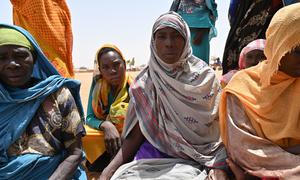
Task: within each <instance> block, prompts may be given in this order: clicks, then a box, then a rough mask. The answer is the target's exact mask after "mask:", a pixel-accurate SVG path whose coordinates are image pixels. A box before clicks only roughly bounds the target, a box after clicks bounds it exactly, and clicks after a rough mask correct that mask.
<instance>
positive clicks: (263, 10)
mask: <svg viewBox="0 0 300 180" xmlns="http://www.w3.org/2000/svg"><path fill="white" fill-rule="evenodd" d="M281 7H282V2H281V0H231V1H230V7H229V23H230V31H229V34H228V37H227V41H226V45H225V50H224V54H223V62H222V66H223V74H226V73H227V72H229V71H230V70H235V69H238V61H239V56H240V52H241V50H242V48H243V47H245V46H246V45H247V44H248V43H250V42H251V41H253V40H255V39H265V32H266V29H267V27H268V26H269V23H270V21H271V18H272V17H273V15H274V13H275V12H276V11H277V10H278V9H280V8H281Z"/></svg>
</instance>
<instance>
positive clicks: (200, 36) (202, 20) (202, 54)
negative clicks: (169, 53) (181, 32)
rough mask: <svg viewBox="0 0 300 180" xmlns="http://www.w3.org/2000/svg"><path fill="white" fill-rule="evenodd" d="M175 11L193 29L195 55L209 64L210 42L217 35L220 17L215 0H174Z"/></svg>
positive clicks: (192, 37) (172, 9) (173, 8)
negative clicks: (217, 22) (216, 26)
mask: <svg viewBox="0 0 300 180" xmlns="http://www.w3.org/2000/svg"><path fill="white" fill-rule="evenodd" d="M170 10H171V11H175V12H177V13H178V14H180V15H181V17H182V18H183V19H184V20H185V21H186V22H187V24H188V26H189V28H190V31H191V45H192V49H193V55H194V56H196V57H198V58H200V59H202V60H203V61H205V62H206V63H207V64H209V52H210V45H209V42H210V40H211V38H213V37H216V36H217V30H216V28H215V22H216V20H217V17H218V13H217V4H216V3H215V0H174V1H173V4H172V6H171V9H170Z"/></svg>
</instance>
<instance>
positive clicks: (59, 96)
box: [52, 86, 73, 104]
mask: <svg viewBox="0 0 300 180" xmlns="http://www.w3.org/2000/svg"><path fill="white" fill-rule="evenodd" d="M52 96H54V97H55V99H56V100H57V102H58V104H62V103H64V102H66V101H68V100H69V99H70V98H71V99H73V96H72V93H71V91H70V90H69V88H68V87H66V86H62V87H61V88H59V89H58V90H57V91H56V92H55V93H53V94H52Z"/></svg>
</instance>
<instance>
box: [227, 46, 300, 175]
mask: <svg viewBox="0 0 300 180" xmlns="http://www.w3.org/2000/svg"><path fill="white" fill-rule="evenodd" d="M279 71H281V72H284V73H285V74H287V75H289V76H291V77H294V78H299V77H300V46H298V47H296V48H295V49H294V50H293V51H292V52H290V53H287V54H286V55H285V56H283V57H282V59H281V61H280V65H279ZM285 150H286V151H287V152H289V153H292V154H299V153H300V145H297V146H294V147H290V148H287V149H285ZM227 163H228V165H229V167H230V169H231V170H232V172H233V173H234V175H235V177H236V179H237V180H244V179H249V178H251V177H252V178H255V177H253V176H251V175H250V174H246V173H245V171H244V170H243V169H242V168H241V167H239V166H238V165H237V164H236V163H234V162H233V161H232V160H231V159H227Z"/></svg>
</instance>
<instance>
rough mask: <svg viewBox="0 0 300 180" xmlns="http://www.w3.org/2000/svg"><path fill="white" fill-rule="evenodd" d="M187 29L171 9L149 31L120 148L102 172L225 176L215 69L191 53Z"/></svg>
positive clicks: (165, 176)
mask: <svg viewBox="0 0 300 180" xmlns="http://www.w3.org/2000/svg"><path fill="white" fill-rule="evenodd" d="M189 39H190V32H189V29H188V26H187V24H186V23H185V22H184V20H183V19H182V18H181V17H180V16H179V15H178V14H177V13H174V12H168V13H166V14H163V15H162V16H160V17H159V18H158V19H157V20H156V22H155V24H154V26H153V30H152V39H151V57H150V61H149V65H148V67H147V68H145V69H144V70H143V71H142V72H141V73H140V74H139V75H138V76H137V78H136V79H135V81H134V83H133V84H132V86H131V90H130V98H131V101H130V103H129V108H128V113H127V116H126V121H125V126H124V131H123V138H124V142H123V145H122V148H121V150H120V151H119V152H118V154H117V155H116V157H115V159H114V160H113V161H112V162H111V164H110V165H109V166H108V167H107V168H106V169H105V170H104V171H103V173H102V177H103V178H104V179H105V178H107V177H108V178H109V177H110V176H111V175H112V174H113V172H114V171H115V170H116V169H117V168H118V167H119V166H121V165H122V164H124V163H127V162H129V161H131V160H132V158H134V161H133V162H131V163H128V164H125V165H123V166H121V167H120V168H119V170H118V171H117V172H116V173H115V175H114V176H113V177H112V179H118V178H132V177H133V178H137V177H138V178H154V177H156V178H162V179H178V178H187V179H191V178H197V179H205V178H207V176H210V177H212V176H214V177H217V178H218V179H222V178H226V173H225V171H223V170H221V169H224V168H226V163H225V158H226V152H225V150H224V147H223V145H222V143H221V142H220V141H219V139H220V132H219V125H218V102H219V95H220V89H221V88H220V85H219V83H218V80H217V78H216V76H215V74H214V71H213V70H212V69H211V68H210V67H208V66H207V65H206V64H205V62H203V61H202V60H200V59H198V58H197V57H195V56H193V55H192V51H191V45H190V42H189V41H190V40H189Z"/></svg>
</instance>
